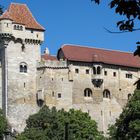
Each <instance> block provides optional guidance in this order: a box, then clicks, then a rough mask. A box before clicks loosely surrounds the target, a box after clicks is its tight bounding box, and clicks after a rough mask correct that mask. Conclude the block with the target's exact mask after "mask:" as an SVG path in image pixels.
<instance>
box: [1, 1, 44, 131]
mask: <svg viewBox="0 0 140 140" xmlns="http://www.w3.org/2000/svg"><path fill="white" fill-rule="evenodd" d="M44 31H45V29H44V28H43V27H42V26H41V25H40V24H38V23H37V21H36V20H35V18H34V17H33V16H32V14H31V12H30V10H29V9H28V7H27V6H26V5H25V4H17V3H12V4H11V5H10V7H9V8H8V10H7V11H5V12H4V13H3V15H2V16H0V62H1V64H0V79H1V80H0V108H2V109H3V110H4V112H5V115H6V117H7V118H8V120H9V122H10V124H11V126H12V128H13V129H15V130H17V131H19V132H20V131H22V130H23V128H24V127H25V120H26V119H27V118H28V116H29V115H30V114H31V113H35V112H36V111H37V110H38V109H39V108H38V106H37V104H36V92H37V89H36V88H37V85H36V84H37V82H36V77H37V63H38V62H39V61H40V59H41V58H40V56H41V54H40V45H41V43H42V42H43V41H44Z"/></svg>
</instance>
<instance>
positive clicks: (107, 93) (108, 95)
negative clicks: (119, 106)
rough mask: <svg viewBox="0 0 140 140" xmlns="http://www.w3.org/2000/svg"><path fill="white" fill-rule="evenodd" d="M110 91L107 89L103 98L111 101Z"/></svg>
mask: <svg viewBox="0 0 140 140" xmlns="http://www.w3.org/2000/svg"><path fill="white" fill-rule="evenodd" d="M110 97H111V96H110V91H109V90H108V89H105V90H104V91H103V98H109V99H110Z"/></svg>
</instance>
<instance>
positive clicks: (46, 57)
mask: <svg viewBox="0 0 140 140" xmlns="http://www.w3.org/2000/svg"><path fill="white" fill-rule="evenodd" d="M41 57H42V58H43V59H44V60H52V61H54V60H57V58H56V56H52V55H49V54H43V55H42V56H41Z"/></svg>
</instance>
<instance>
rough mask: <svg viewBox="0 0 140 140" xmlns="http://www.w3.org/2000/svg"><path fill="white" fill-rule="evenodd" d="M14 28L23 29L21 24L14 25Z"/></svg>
mask: <svg viewBox="0 0 140 140" xmlns="http://www.w3.org/2000/svg"><path fill="white" fill-rule="evenodd" d="M14 30H20V31H22V30H23V26H21V25H14Z"/></svg>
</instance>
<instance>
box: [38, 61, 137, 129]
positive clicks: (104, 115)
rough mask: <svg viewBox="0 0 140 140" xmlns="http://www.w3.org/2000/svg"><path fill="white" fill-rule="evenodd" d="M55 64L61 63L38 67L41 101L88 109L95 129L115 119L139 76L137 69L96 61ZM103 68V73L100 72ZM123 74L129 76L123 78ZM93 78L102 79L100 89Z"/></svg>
mask: <svg viewBox="0 0 140 140" xmlns="http://www.w3.org/2000/svg"><path fill="white" fill-rule="evenodd" d="M59 63H61V64H62V62H58V61H56V62H55V61H48V62H46V63H45V65H44V67H43V66H40V67H38V82H39V83H38V88H39V89H42V90H43V91H44V96H45V104H46V105H48V106H50V107H52V106H56V107H57V108H58V109H60V108H64V109H66V110H68V109H69V108H75V109H81V110H82V111H84V112H88V113H89V115H90V116H91V117H92V119H95V120H96V121H97V123H98V127H99V130H100V131H104V132H106V131H107V128H108V125H109V124H112V123H114V122H115V119H116V118H117V117H118V116H119V114H120V113H121V111H122V108H123V107H124V105H125V104H126V102H127V101H128V94H133V92H134V89H135V86H134V85H133V84H134V82H135V81H136V80H137V78H136V77H138V76H139V70H138V69H134V68H128V67H127V68H126V67H121V66H113V65H112V66H111V65H105V64H100V63H99V64H87V63H80V62H70V63H69V62H65V63H67V67H65V66H66V65H65V66H62V65H61V66H60V64H59ZM63 63H64V62H63ZM50 64H51V65H50ZM54 64H57V65H54ZM93 66H96V67H97V66H100V67H101V74H99V75H95V74H93ZM76 69H78V73H77V72H76ZM86 70H89V73H86ZM105 71H107V75H105V74H104V73H105ZM114 72H115V73H116V75H115V76H114V75H113V73H114ZM126 74H132V75H133V76H132V78H126ZM96 78H97V79H98V78H101V79H103V84H102V85H101V87H100V88H99V87H96V86H95V85H94V84H93V83H92V79H96ZM87 88H89V89H91V90H92V96H90V97H85V96H84V90H85V89H87ZM105 89H107V90H109V91H110V98H104V97H103V91H104V90H105ZM59 93H60V94H61V97H60V98H59V97H58V94H59Z"/></svg>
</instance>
